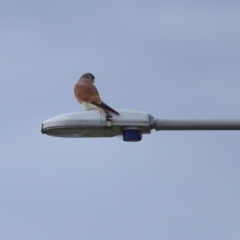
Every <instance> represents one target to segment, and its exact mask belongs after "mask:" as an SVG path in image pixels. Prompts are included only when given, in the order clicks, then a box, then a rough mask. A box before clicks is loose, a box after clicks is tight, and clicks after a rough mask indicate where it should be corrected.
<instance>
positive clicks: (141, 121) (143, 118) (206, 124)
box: [42, 110, 240, 142]
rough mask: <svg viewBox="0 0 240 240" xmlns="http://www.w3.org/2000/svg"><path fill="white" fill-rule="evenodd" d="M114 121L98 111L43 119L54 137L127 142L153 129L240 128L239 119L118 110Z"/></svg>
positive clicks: (46, 131)
mask: <svg viewBox="0 0 240 240" xmlns="http://www.w3.org/2000/svg"><path fill="white" fill-rule="evenodd" d="M117 111H118V112H119V114H120V115H114V118H113V119H112V120H111V122H108V121H106V118H105V117H104V116H103V115H101V114H100V112H99V111H97V110H92V111H84V112H73V113H68V114H63V115H59V116H56V117H53V118H50V119H48V120H46V121H45V122H43V124H42V133H43V134H47V135H49V136H55V137H67V138H86V137H114V136H122V137H123V140H124V141H127V142H138V141H140V140H141V139H142V134H150V133H151V130H152V129H155V130H156V131H159V130H160V131H163V130H240V120H217V119H216V120H198V119H195V120H187V119H186V120H173V119H157V118H154V117H152V116H151V115H150V114H149V113H146V112H140V111H130V110H117Z"/></svg>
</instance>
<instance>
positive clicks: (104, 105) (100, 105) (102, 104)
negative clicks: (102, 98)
mask: <svg viewBox="0 0 240 240" xmlns="http://www.w3.org/2000/svg"><path fill="white" fill-rule="evenodd" d="M92 104H93V105H95V106H97V107H100V108H103V109H105V110H107V111H110V112H113V113H115V114H117V115H119V113H118V112H117V111H115V110H114V109H112V108H111V107H109V106H108V105H107V104H106V103H104V102H101V103H99V104H98V103H94V102H92Z"/></svg>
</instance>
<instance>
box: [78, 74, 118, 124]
mask: <svg viewBox="0 0 240 240" xmlns="http://www.w3.org/2000/svg"><path fill="white" fill-rule="evenodd" d="M94 80H95V76H94V75H93V74H92V73H85V74H83V75H82V76H81V77H80V79H79V80H78V82H77V83H76V85H75V86H74V94H75V97H76V98H77V100H78V102H79V103H80V104H81V105H82V106H83V108H84V110H85V111H89V110H93V109H97V110H98V111H99V112H100V113H102V114H103V115H104V116H105V117H106V120H107V121H110V120H111V119H112V118H113V117H112V115H110V114H109V112H108V111H110V112H112V113H115V114H117V115H119V113H118V112H117V111H115V110H114V109H112V108H111V107H109V106H108V105H107V104H106V103H104V102H103V101H102V100H101V98H100V96H99V93H98V90H97V88H96V87H95V85H94Z"/></svg>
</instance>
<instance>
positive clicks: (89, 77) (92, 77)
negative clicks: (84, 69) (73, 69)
mask: <svg viewBox="0 0 240 240" xmlns="http://www.w3.org/2000/svg"><path fill="white" fill-rule="evenodd" d="M81 78H87V79H89V80H90V81H91V82H92V83H94V79H95V77H94V75H93V74H92V73H85V74H83V75H82V76H81Z"/></svg>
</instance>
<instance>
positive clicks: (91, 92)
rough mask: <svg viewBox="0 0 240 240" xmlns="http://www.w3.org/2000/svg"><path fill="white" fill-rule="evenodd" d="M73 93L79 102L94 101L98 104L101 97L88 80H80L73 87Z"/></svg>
mask: <svg viewBox="0 0 240 240" xmlns="http://www.w3.org/2000/svg"><path fill="white" fill-rule="evenodd" d="M74 93H75V96H76V98H77V99H78V101H79V102H94V103H97V104H100V103H101V102H102V101H101V98H100V96H99V93H98V90H97V88H96V87H95V86H94V85H93V84H92V83H91V82H89V81H84V79H82V80H80V81H79V82H78V83H77V84H76V85H75V87H74Z"/></svg>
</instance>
